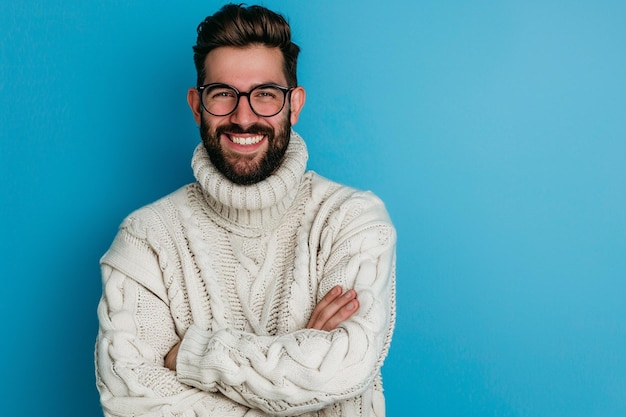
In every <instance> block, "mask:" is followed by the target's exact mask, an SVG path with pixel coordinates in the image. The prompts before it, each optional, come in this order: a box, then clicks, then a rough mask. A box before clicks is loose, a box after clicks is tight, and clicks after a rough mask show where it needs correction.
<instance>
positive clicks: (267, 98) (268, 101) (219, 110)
mask: <svg viewBox="0 0 626 417" xmlns="http://www.w3.org/2000/svg"><path fill="white" fill-rule="evenodd" d="M197 90H198V93H200V102H201V103H202V107H203V108H204V110H206V111H207V112H208V113H210V114H212V115H213V116H228V115H229V114H231V113H232V112H234V111H235V109H237V106H238V105H239V99H240V98H241V97H242V96H246V97H248V103H250V108H251V109H252V111H253V112H254V114H256V115H257V116H261V117H272V116H276V115H277V114H278V113H280V111H281V110H282V109H283V107H285V101H286V100H287V95H288V94H290V93H291V91H292V90H293V87H291V88H289V87H282V86H280V85H276V84H262V85H258V86H256V87H254V88H253V89H252V90H250V91H248V92H247V93H245V92H240V91H239V90H237V89H236V88H235V87H233V86H231V85H228V84H222V83H211V84H205V85H203V86H200V87H197Z"/></svg>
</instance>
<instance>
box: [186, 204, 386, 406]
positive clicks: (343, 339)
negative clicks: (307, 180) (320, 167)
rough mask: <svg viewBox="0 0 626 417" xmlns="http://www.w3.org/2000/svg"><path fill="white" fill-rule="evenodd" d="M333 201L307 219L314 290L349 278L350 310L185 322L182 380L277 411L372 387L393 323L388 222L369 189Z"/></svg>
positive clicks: (327, 402) (346, 283) (320, 290)
mask: <svg viewBox="0 0 626 417" xmlns="http://www.w3.org/2000/svg"><path fill="white" fill-rule="evenodd" d="M338 206H339V207H337V209H336V210H331V211H332V213H333V214H331V215H329V216H328V217H325V218H322V219H319V221H317V220H316V221H314V223H313V226H312V229H313V233H312V234H311V236H313V238H312V240H311V243H310V246H311V249H310V250H311V251H312V252H314V254H313V253H312V255H311V256H312V257H313V258H317V260H316V261H315V262H314V263H313V265H317V266H316V268H317V275H318V276H317V281H318V282H317V288H318V294H315V295H316V296H317V298H318V300H319V299H321V298H322V297H323V295H324V293H325V291H327V290H328V289H330V288H331V287H332V286H333V285H336V284H341V285H343V286H344V288H346V287H347V288H354V289H355V290H356V291H357V297H358V299H359V303H360V308H359V310H358V311H357V313H356V314H355V315H353V316H352V317H351V318H350V319H349V320H346V321H345V322H343V323H342V324H341V325H340V326H339V327H338V328H337V329H335V330H333V331H331V332H324V331H318V330H312V329H301V330H298V331H295V332H293V333H289V334H285V335H280V336H259V335H255V334H251V333H244V332H239V331H235V330H232V329H221V330H218V331H214V332H210V331H205V330H203V329H201V328H199V327H198V326H195V325H192V326H191V327H190V328H189V329H188V331H187V333H186V335H185V337H184V340H183V343H182V345H181V348H180V350H179V354H178V361H177V372H178V377H179V380H180V381H183V382H184V383H186V384H189V385H192V386H195V387H198V388H200V389H204V390H210V391H213V390H219V391H220V392H222V393H223V394H224V395H226V396H228V397H229V398H232V399H233V400H235V401H237V402H239V403H241V404H245V405H248V406H250V407H253V408H258V409H260V410H262V411H263V412H265V413H267V414H270V415H276V416H289V415H297V414H301V413H304V412H311V411H315V410H321V409H323V408H325V407H328V406H331V405H332V404H334V403H337V402H340V401H342V400H346V399H349V398H352V397H356V396H358V395H360V394H362V393H364V391H365V390H367V389H368V388H369V387H371V385H372V384H373V382H374V380H375V378H376V377H377V375H379V372H380V368H381V366H382V363H383V360H384V358H385V356H386V354H387V351H388V348H389V343H390V340H391V334H392V330H393V325H394V318H395V287H394V281H395V241H396V238H395V230H394V228H393V226H392V225H391V222H390V220H389V218H388V215H387V213H386V211H385V209H384V206H383V205H382V202H380V200H378V199H376V198H375V197H373V196H372V195H371V194H369V193H362V194H359V195H357V196H354V195H353V196H351V197H350V198H349V199H348V200H346V201H344V202H343V203H342V204H339V205H338ZM316 228H317V230H315V229H316ZM315 236H316V237H315ZM316 240H317V241H316ZM296 279H297V278H296ZM294 307H296V308H297V306H294Z"/></svg>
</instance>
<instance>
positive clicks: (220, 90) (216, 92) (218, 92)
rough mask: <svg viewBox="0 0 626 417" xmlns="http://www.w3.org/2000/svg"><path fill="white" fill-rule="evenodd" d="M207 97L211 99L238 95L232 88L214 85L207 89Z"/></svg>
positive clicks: (229, 97) (222, 98)
mask: <svg viewBox="0 0 626 417" xmlns="http://www.w3.org/2000/svg"><path fill="white" fill-rule="evenodd" d="M206 97H208V98H209V100H225V99H231V98H234V97H237V94H236V93H235V91H233V90H232V89H230V88H225V87H213V88H210V89H208V90H207V92H206Z"/></svg>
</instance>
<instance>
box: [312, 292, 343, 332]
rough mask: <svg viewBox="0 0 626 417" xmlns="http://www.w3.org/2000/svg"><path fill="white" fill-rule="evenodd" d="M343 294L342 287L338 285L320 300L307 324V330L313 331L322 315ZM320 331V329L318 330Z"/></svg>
mask: <svg viewBox="0 0 626 417" xmlns="http://www.w3.org/2000/svg"><path fill="white" fill-rule="evenodd" d="M342 292H343V290H342V288H341V286H339V285H336V286H334V287H333V288H331V290H330V291H328V292H327V293H326V295H325V296H324V297H323V298H322V299H321V300H320V302H319V303H317V305H316V306H315V309H313V313H312V314H311V318H310V319H309V323H308V324H307V326H306V327H307V328H309V329H312V328H314V325H315V324H316V323H317V322H318V320H319V316H320V314H321V313H322V312H323V311H324V309H325V308H326V307H327V306H328V305H330V304H331V303H332V302H333V301H334V300H336V299H337V297H340V296H341V293H342ZM318 330H319V329H318Z"/></svg>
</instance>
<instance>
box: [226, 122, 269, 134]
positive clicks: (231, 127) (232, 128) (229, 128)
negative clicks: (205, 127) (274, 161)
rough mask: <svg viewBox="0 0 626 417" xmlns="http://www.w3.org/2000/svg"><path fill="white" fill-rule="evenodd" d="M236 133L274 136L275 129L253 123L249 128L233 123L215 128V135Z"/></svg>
mask: <svg viewBox="0 0 626 417" xmlns="http://www.w3.org/2000/svg"><path fill="white" fill-rule="evenodd" d="M227 132H228V133H236V134H246V133H248V134H261V135H265V136H268V137H273V136H274V129H272V128H271V127H267V126H262V125H258V124H253V125H250V126H248V128H246V129H244V128H243V127H242V126H241V125H238V124H235V123H231V124H228V125H223V126H219V127H218V128H216V129H215V135H216V136H217V137H219V136H220V135H222V134H224V133H227Z"/></svg>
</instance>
